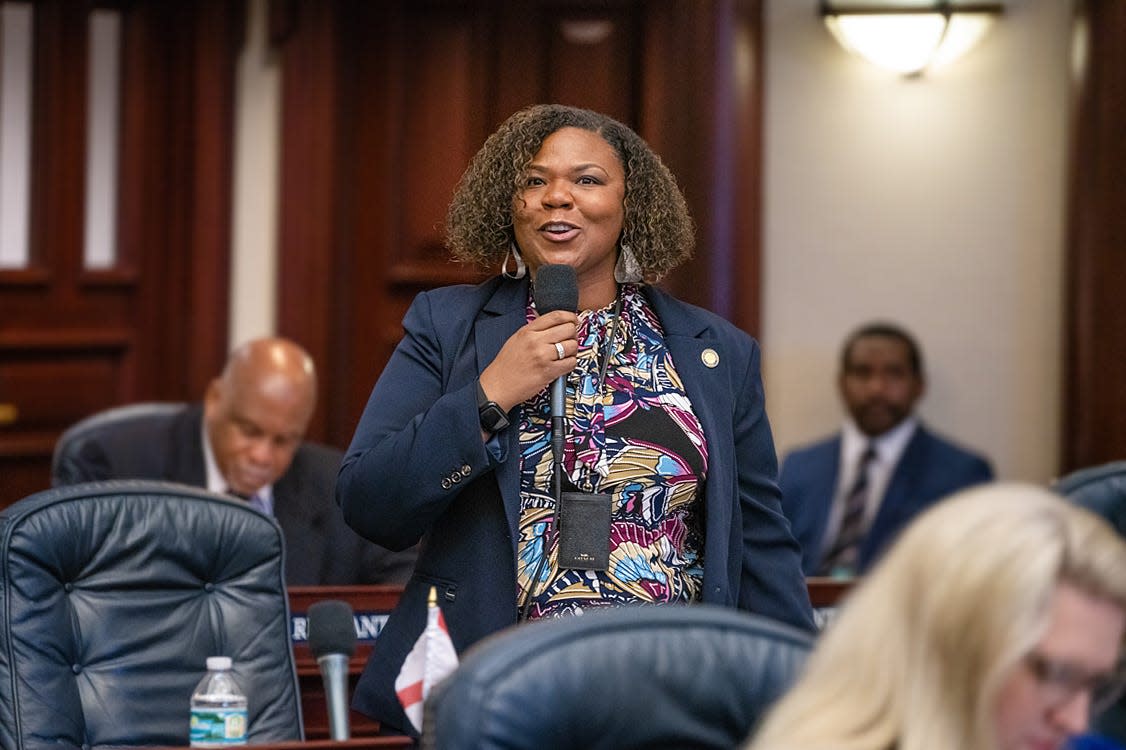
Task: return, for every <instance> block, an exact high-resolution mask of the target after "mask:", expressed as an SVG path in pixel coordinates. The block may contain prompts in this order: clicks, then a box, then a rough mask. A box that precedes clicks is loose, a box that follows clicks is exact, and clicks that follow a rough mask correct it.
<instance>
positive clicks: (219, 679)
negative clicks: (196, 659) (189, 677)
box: [190, 656, 247, 747]
mask: <svg viewBox="0 0 1126 750" xmlns="http://www.w3.org/2000/svg"><path fill="white" fill-rule="evenodd" d="M246 728H247V718H246V695H245V694H244V693H243V692H242V690H240V689H239V686H238V683H236V682H235V679H234V677H233V676H231V657H229V656H209V657H207V674H205V675H204V676H203V679H202V680H200V681H199V684H198V685H196V689H195V692H193V693H192V724H191V734H190V744H191V746H192V747H226V746H227V745H245V744H246Z"/></svg>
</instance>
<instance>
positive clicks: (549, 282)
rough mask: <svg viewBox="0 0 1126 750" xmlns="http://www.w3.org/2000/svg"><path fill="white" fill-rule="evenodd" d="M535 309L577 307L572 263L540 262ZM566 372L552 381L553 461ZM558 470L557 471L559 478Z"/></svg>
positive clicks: (559, 456)
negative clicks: (545, 263)
mask: <svg viewBox="0 0 1126 750" xmlns="http://www.w3.org/2000/svg"><path fill="white" fill-rule="evenodd" d="M535 298H536V311H537V312H539V314H540V315H546V314H547V313H549V312H552V311H554V310H570V311H571V312H578V310H579V285H578V280H577V279H576V278H575V269H574V268H573V267H571V266H567V265H563V264H559V263H549V264H547V265H543V266H540V267H539V269H538V270H537V271H536V278H535ZM565 384H566V376H565V375H560V376H559V377H557V378H556V379H555V381H554V382H553V383H552V384H551V452H552V456H553V458H554V459H555V463H556V465H559V464H562V463H563V396H564V393H565V392H566V386H565ZM558 475H559V472H556V477H557V479H558ZM556 499H558V498H556Z"/></svg>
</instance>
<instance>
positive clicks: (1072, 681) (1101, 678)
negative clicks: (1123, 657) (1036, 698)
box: [1024, 651, 1126, 716]
mask: <svg viewBox="0 0 1126 750" xmlns="http://www.w3.org/2000/svg"><path fill="white" fill-rule="evenodd" d="M1024 663H1025V664H1026V665H1027V666H1028V669H1029V671H1030V672H1032V675H1033V677H1035V678H1036V680H1037V682H1039V683H1040V687H1041V689H1042V690H1043V691H1044V695H1045V698H1047V699H1048V701H1049V702H1050V703H1051V704H1052V705H1053V706H1062V705H1064V704H1065V703H1067V702H1068V701H1071V700H1072V699H1074V698H1075V696H1076V695H1079V693H1081V692H1084V691H1086V692H1087V693H1088V695H1090V697H1091V711H1090V712H1091V715H1092V716H1096V715H1098V714H1101V713H1102V712H1103V711H1105V710H1106V709H1108V708H1110V707H1111V705H1113V704H1114V702H1115V701H1116V700H1118V697H1119V696H1120V695H1122V692H1123V689H1124V688H1126V662H1120V663H1119V664H1118V665H1117V666H1116V667H1115V668H1114V669H1113V670H1111V671H1110V672H1098V673H1095V674H1092V673H1090V672H1087V671H1086V670H1084V669H1082V668H1081V667H1077V666H1075V665H1074V664H1068V663H1067V662H1063V661H1057V660H1055V659H1050V658H1048V657H1047V656H1044V655H1043V654H1040V653H1037V652H1035V651H1033V652H1032V653H1030V654H1028V656H1026V657H1025V658H1024Z"/></svg>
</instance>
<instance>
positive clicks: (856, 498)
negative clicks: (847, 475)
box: [821, 445, 876, 577]
mask: <svg viewBox="0 0 1126 750" xmlns="http://www.w3.org/2000/svg"><path fill="white" fill-rule="evenodd" d="M875 457H876V449H875V448H873V447H872V446H871V445H869V446H868V447H867V448H865V449H864V453H863V454H861V456H860V463H859V465H858V466H857V469H856V479H855V480H854V481H853V483H852V487H850V488H849V491H848V494H847V495H845V506H844V515H842V516H841V528H840V531H838V532H837V539H836V541H834V542H833V546H832V548H831V549H830V550H829V554H828V555H826V556H825V561H824V562H823V563H822V564H821V573H822V574H823V575H831V576H834V577H843V576H851V575H853V574H855V573H856V560H857V555H858V553H859V551H860V542H861V541H862V540H863V539H864V534H865V532H866V531H867V529H866V528H865V524H864V516H865V514H866V512H867V510H868V467H869V465H870V464H871V463H872V460H873V459H874V458H875Z"/></svg>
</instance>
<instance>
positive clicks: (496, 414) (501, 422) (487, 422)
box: [480, 401, 508, 432]
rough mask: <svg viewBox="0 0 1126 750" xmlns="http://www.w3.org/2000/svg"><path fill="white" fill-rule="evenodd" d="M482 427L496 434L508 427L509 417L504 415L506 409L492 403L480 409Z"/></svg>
mask: <svg viewBox="0 0 1126 750" xmlns="http://www.w3.org/2000/svg"><path fill="white" fill-rule="evenodd" d="M480 414H481V426H482V427H484V428H485V429H486V430H488V431H489V432H496V431H497V430H503V429H504V428H505V427H508V415H506V414H505V413H504V409H501V408H500V406H498V405H497V404H495V403H494V402H492V401H490V402H488V403H487V404H485V405H484V406H482V407H481V409H480Z"/></svg>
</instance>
